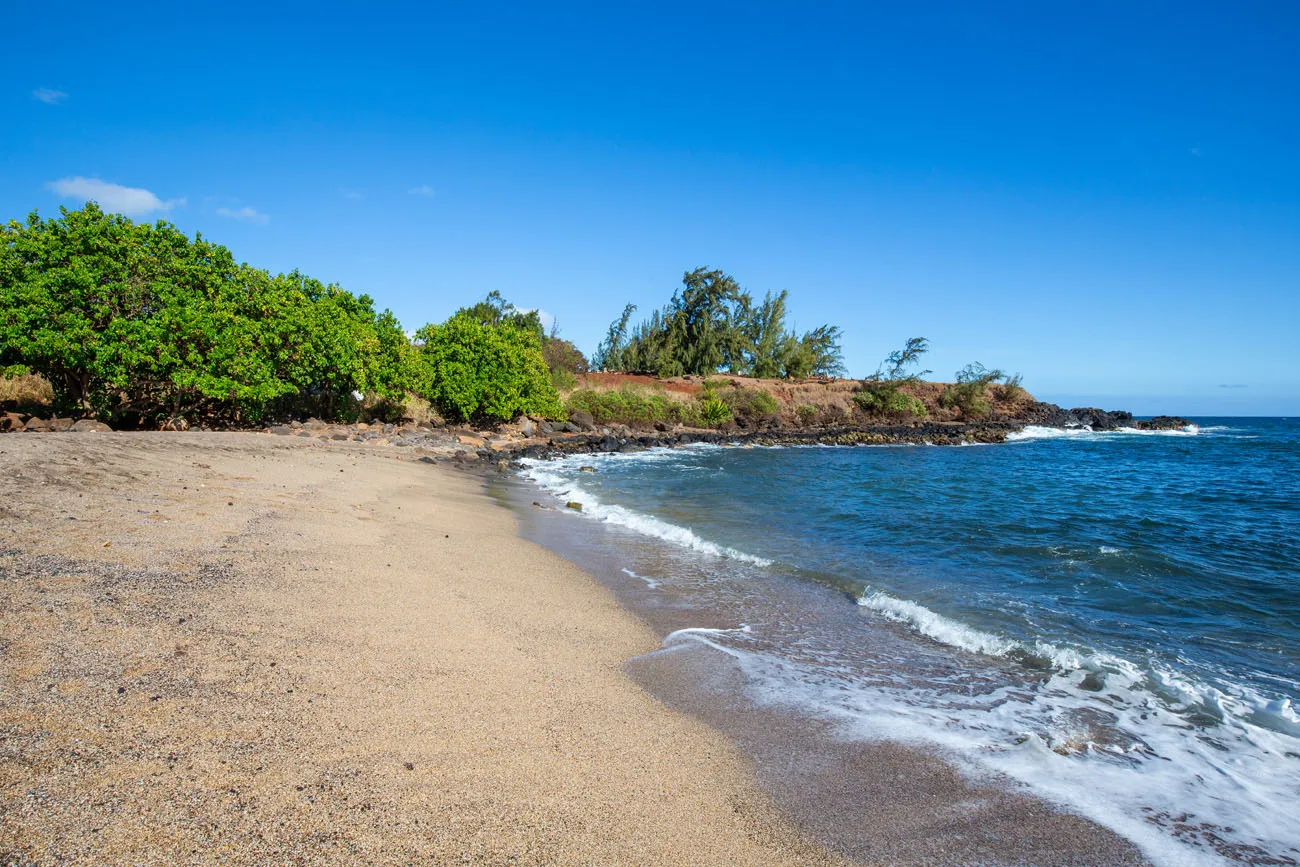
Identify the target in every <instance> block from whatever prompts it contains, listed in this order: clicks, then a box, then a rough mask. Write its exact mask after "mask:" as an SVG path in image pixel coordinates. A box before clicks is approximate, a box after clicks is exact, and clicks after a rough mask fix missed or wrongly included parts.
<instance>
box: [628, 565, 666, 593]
mask: <svg viewBox="0 0 1300 867" xmlns="http://www.w3.org/2000/svg"><path fill="white" fill-rule="evenodd" d="M619 571H621V572H622V573H623V574H624V575H627V576H629V577H631V578H636V579H637V580H638V581H644V582H645V586H646V587H647V588H649V589H650V590H658V589H659V582H658V581H656V580H655V579H653V578H647V577H645V576H644V575H638V574H636V573H635V572H633V571H632V570H631V569H628V568H626V567H624V568H623V569H621V570H619Z"/></svg>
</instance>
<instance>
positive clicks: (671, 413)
mask: <svg viewBox="0 0 1300 867" xmlns="http://www.w3.org/2000/svg"><path fill="white" fill-rule="evenodd" d="M564 405H565V409H566V410H568V411H569V412H571V413H572V412H577V411H582V412H586V413H590V414H591V417H592V418H593V419H595V420H596V422H597V423H598V424H626V425H631V426H634V427H636V426H649V425H652V424H654V423H655V422H660V421H662V422H667V423H670V424H672V423H681V424H691V425H693V424H695V422H696V410H695V407H694V406H693V405H692V404H690V403H687V402H686V401H681V400H674V399H672V398H670V397H668V396H667V395H665V394H664V393H663V392H661V391H653V390H651V389H647V388H620V389H617V390H612V391H597V390H595V389H590V388H583V389H579V390H577V391H575V392H573V393H572V394H570V395H569V396H568V397H567V398H566V399H565V401H564Z"/></svg>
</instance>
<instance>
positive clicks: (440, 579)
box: [0, 433, 837, 864]
mask: <svg viewBox="0 0 1300 867" xmlns="http://www.w3.org/2000/svg"><path fill="white" fill-rule="evenodd" d="M401 452H402V450H400V449H389V448H385V449H373V448H370V449H367V448H366V447H364V446H361V445H356V444H351V443H329V444H326V443H321V442H317V441H307V440H302V439H298V438H280V437H267V436H264V435H258V434H239V433H200V434H196V433H189V434H166V433H158V434H112V433H108V434H104V433H96V434H84V435H66V436H26V435H15V436H11V437H6V438H4V439H3V440H0V473H2V474H3V476H4V478H5V479H6V482H7V484H6V486H5V494H4V497H3V498H0V863H10V862H12V861H16V862H19V863H29V862H31V863H39V864H47V863H65V862H67V863H134V864H181V863H222V864H238V863H398V862H406V861H417V862H423V863H439V864H451V863H493V864H505V863H511V864H554V863H625V864H682V863H691V864H783V863H790V864H793V863H800V864H823V863H837V859H836V858H834V857H833V856H830V855H828V854H826V853H825V852H824V851H823V850H822V849H820V848H819V847H817V846H816V845H814V844H811V843H809V842H808V841H806V840H805V839H803V838H801V837H800V836H799V834H798V833H796V832H795V831H794V830H793V829H792V827H791V826H790V825H789V824H788V823H787V822H786V821H784V820H783V819H781V818H780V816H779V815H778V814H777V813H776V811H775V810H774V808H773V807H772V806H771V804H770V801H769V799H768V798H767V796H765V795H764V794H763V793H762V792H761V791H760V790H759V789H758V788H757V786H756V784H755V782H754V778H753V774H752V770H751V768H750V765H749V762H748V760H746V759H745V758H744V757H743V756H742V755H741V754H740V753H739V752H738V750H737V749H736V747H735V746H733V745H732V744H731V743H730V742H729V741H728V740H727V739H726V738H725V737H724V736H723V735H721V734H719V733H717V732H715V731H714V730H712V729H710V728H708V727H706V726H705V725H704V724H702V723H700V722H698V721H696V720H694V719H692V718H691V717H688V716H686V715H685V714H682V713H679V712H675V711H672V710H669V709H667V708H665V707H664V706H663V705H661V704H660V703H658V702H657V701H655V700H654V699H653V698H651V697H650V696H649V695H648V694H647V693H646V692H644V691H643V690H642V689H641V688H640V687H639V686H637V685H636V684H635V683H634V682H633V681H632V680H631V679H629V678H628V676H627V675H626V674H624V672H623V668H622V667H623V664H624V662H625V661H626V660H627V659H629V658H631V657H634V656H636V655H638V654H641V653H645V652H646V651H649V650H653V649H654V648H656V647H658V645H659V641H658V638H657V637H656V635H655V634H654V633H653V632H652V631H651V630H650V629H649V628H648V627H646V626H644V625H643V624H641V623H640V622H639V621H637V620H636V619H635V618H633V617H632V616H631V615H629V614H627V613H625V612H624V611H623V610H622V609H620V608H619V607H618V606H617V605H616V603H615V601H614V599H613V598H612V596H611V595H610V594H609V593H608V592H607V591H606V590H604V589H602V588H601V587H600V586H599V585H598V584H596V583H595V582H594V581H593V580H592V579H591V578H590V577H588V576H587V575H585V574H584V573H582V572H581V571H580V570H578V569H577V568H576V567H574V566H572V565H570V564H569V563H567V562H565V561H564V560H562V559H560V558H559V557H557V556H555V555H552V554H551V553H549V552H547V551H545V550H543V549H541V548H539V547H537V546H534V545H532V544H530V543H527V542H524V541H521V540H520V539H519V538H518V537H517V534H516V527H515V521H514V519H513V518H512V516H511V515H510V514H509V513H508V512H507V511H505V510H504V509H502V508H500V507H498V506H496V505H494V504H493V503H492V501H491V500H490V499H488V498H487V497H485V496H484V495H483V494H482V493H481V486H480V483H479V482H478V480H477V479H476V478H475V477H474V476H473V475H472V474H469V473H462V472H458V471H456V470H454V469H451V468H450V467H447V466H431V465H429V464H427V463H420V462H416V461H412V460H410V459H409V457H407V459H406V460H401V459H400V458H401V457H402V455H401Z"/></svg>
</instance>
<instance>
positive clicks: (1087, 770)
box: [765, 591, 1300, 864]
mask: <svg viewBox="0 0 1300 867" xmlns="http://www.w3.org/2000/svg"><path fill="white" fill-rule="evenodd" d="M859 604H861V605H862V606H863V607H864V608H868V609H870V610H872V611H875V612H877V613H879V614H881V615H883V616H885V617H887V618H889V619H892V620H896V621H900V622H904V623H907V624H908V625H910V626H912V627H913V628H915V629H916V630H917V631H918V632H921V633H922V634H924V635H926V636H928V637H930V638H932V639H934V640H936V641H939V642H942V643H944V644H948V645H950V646H952V647H957V648H960V649H962V650H966V651H968V652H971V653H979V654H985V655H989V656H995V657H1007V656H1010V655H1013V654H1015V653H1017V652H1021V653H1028V654H1032V655H1033V656H1035V657H1037V658H1039V659H1041V660H1045V661H1048V662H1050V664H1051V666H1052V669H1053V672H1054V673H1053V674H1052V675H1051V677H1050V679H1049V680H1048V682H1047V683H1045V684H1044V685H1043V686H1042V687H1041V688H1040V689H1038V690H1036V691H1035V692H1033V693H1032V694H1026V693H1025V692H1024V691H1023V690H1022V689H1020V688H1017V689H1016V690H1011V691H996V692H994V693H992V694H990V695H988V696H984V697H979V696H976V697H970V696H962V697H961V700H960V701H959V702H958V701H954V700H953V696H951V695H942V694H937V693H936V694H933V695H921V694H919V693H917V691H915V690H912V691H906V692H897V693H895V692H890V691H889V690H883V691H882V690H880V689H877V688H865V687H862V688H860V695H858V697H857V698H854V697H852V695H853V693H852V690H850V691H849V693H847V694H846V693H845V692H844V690H843V687H842V686H841V687H839V688H838V691H837V692H830V691H821V690H817V689H813V693H814V695H812V696H810V695H808V694H806V692H807V689H808V688H809V686H810V685H811V684H812V683H814V682H815V681H816V680H817V679H818V678H821V679H824V675H821V674H817V675H814V676H812V677H810V678H809V680H808V683H805V684H802V685H799V686H797V687H796V690H797V691H798V692H799V693H801V695H800V697H799V698H798V701H799V702H800V703H801V704H802V705H803V706H804V707H805V708H807V707H808V706H809V702H813V703H817V702H821V703H822V705H824V706H823V708H822V709H823V710H827V711H828V712H831V713H833V714H834V715H836V716H839V717H841V718H842V719H844V720H845V721H846V722H848V723H850V724H851V725H852V726H854V727H856V728H857V729H859V730H861V731H862V732H863V733H864V734H869V735H870V736H872V737H881V736H885V737H892V738H899V739H903V740H911V741H917V742H927V743H931V744H937V745H940V746H943V747H946V748H949V749H952V750H955V751H956V753H955V755H956V756H957V757H959V758H961V759H962V760H963V761H968V762H973V763H975V764H976V765H978V766H981V767H984V768H988V769H992V770H996V771H998V772H1001V773H1004V774H1007V775H1008V776H1011V777H1013V778H1015V779H1017V780H1020V781H1021V782H1024V783H1026V784H1028V785H1030V786H1031V787H1032V788H1033V789H1034V790H1035V791H1036V792H1037V793H1038V794H1040V795H1042V796H1045V797H1047V798H1049V799H1051V800H1054V801H1056V802H1058V803H1060V804H1062V805H1064V806H1066V807H1068V808H1070V809H1072V810H1075V811H1078V812H1080V813H1082V814H1083V815H1086V816H1088V817H1090V818H1092V819H1094V820H1096V821H1098V822H1100V823H1102V824H1104V825H1107V826H1108V827H1111V828H1112V829H1114V830H1116V831H1117V832H1119V833H1121V834H1123V835H1125V836H1127V837H1128V838H1129V839H1131V840H1133V841H1134V842H1135V843H1137V844H1138V845H1140V846H1141V847H1142V848H1143V849H1144V850H1145V851H1146V853H1147V855H1148V856H1149V857H1151V858H1152V860H1154V861H1156V862H1157V863H1160V864H1202V863H1204V864H1211V863H1222V860H1221V858H1220V857H1219V856H1218V855H1216V854H1215V853H1214V851H1213V845H1214V837H1218V838H1221V839H1222V840H1225V841H1227V842H1228V843H1229V844H1232V845H1245V846H1252V845H1260V846H1263V847H1264V848H1265V849H1267V850H1268V851H1270V852H1273V853H1275V854H1281V853H1289V856H1290V857H1294V855H1295V854H1296V852H1298V851H1300V823H1295V822H1294V821H1292V820H1291V819H1289V818H1288V816H1289V815H1290V811H1291V809H1292V805H1293V804H1294V803H1295V800H1296V799H1297V798H1300V759H1297V758H1296V755H1297V753H1300V742H1298V740H1297V739H1300V714H1297V713H1296V710H1295V708H1294V707H1293V706H1292V703H1291V701H1290V700H1289V699H1285V698H1284V699H1269V698H1266V697H1264V696H1261V695H1260V694H1259V693H1257V692H1256V691H1254V690H1252V689H1250V688H1248V687H1244V686H1241V685H1238V684H1235V683H1231V682H1227V681H1225V682H1222V683H1219V684H1218V685H1217V686H1216V685H1212V684H1210V683H1207V682H1204V681H1202V680H1200V679H1197V678H1194V677H1190V676H1188V675H1186V674H1183V673H1180V672H1177V671H1174V670H1172V669H1170V668H1168V667H1166V666H1162V665H1157V664H1147V665H1139V664H1137V663H1134V662H1132V661H1129V660H1126V659H1122V658H1119V657H1116V656H1111V655H1108V654H1092V653H1086V652H1083V651H1079V650H1075V649H1072V648H1061V647H1056V646H1053V645H1051V644H1048V643H1046V642H1036V643H1032V644H1028V643H1024V642H1018V641H1014V640H1011V639H1008V638H1004V637H1002V636H998V635H993V634H991V633H988V632H984V631H981V630H978V629H973V628H971V627H969V626H966V625H964V624H961V623H959V622H957V621H955V620H952V619H950V618H947V617H944V616H943V615H941V614H938V613H937V612H934V611H932V610H930V609H929V608H926V607H925V606H923V605H920V604H918V603H915V602H911V601H909V600H904V599H898V598H895V597H893V596H890V595H888V594H885V593H881V592H879V591H874V592H870V593H868V594H866V595H864V597H863V598H862V599H861V600H860V602H859ZM774 674H775V673H774V672H773V671H768V672H767V674H766V675H765V676H766V677H768V678H773V676H774ZM1089 677H1092V678H1094V679H1095V678H1098V677H1100V678H1101V680H1102V682H1103V683H1104V689H1103V691H1102V693H1100V694H1099V693H1096V692H1094V691H1092V690H1083V689H1080V685H1081V684H1082V683H1083V682H1084V680H1085V679H1086V678H1089ZM779 682H780V683H784V684H785V685H786V686H788V685H789V682H790V676H789V675H788V674H786V673H785V670H784V669H783V670H782V671H781V676H780V678H779ZM777 683H778V681H776V680H773V682H772V683H771V684H769V686H770V687H776V686H777ZM784 689H785V686H780V687H778V688H777V691H776V692H774V693H772V694H771V695H769V699H771V700H780V701H785V700H787V699H788V698H789V696H786V697H784V698H783V697H782V695H781V692H782V690H784ZM1094 689H1095V687H1094ZM882 692H883V695H882ZM846 695H848V696H849V697H845V696H846ZM1103 697H1104V700H1103ZM1085 711H1086V712H1087V714H1090V715H1091V716H1081V715H1080V712H1085ZM1098 713H1101V714H1102V715H1103V717H1104V718H1107V719H1109V720H1110V721H1109V723H1108V724H1107V726H1106V728H1107V729H1108V730H1109V731H1111V732H1112V733H1118V740H1117V739H1115V737H1114V736H1112V738H1110V739H1103V741H1102V742H1098V741H1096V740H1095V738H1096V737H1097V736H1098V735H1097V731H1096V730H1095V729H1094V728H1093V727H1091V726H1089V725H1088V724H1087V720H1088V719H1095V718H1096V715H1097V714H1098ZM1193 718H1198V719H1200V720H1202V721H1203V722H1201V723H1199V724H1198V723H1193V722H1190V720H1192V719H1193ZM1207 720H1214V721H1215V722H1214V723H1213V724H1210V725H1206V724H1205V722H1204V721H1207ZM1182 814H1189V815H1190V816H1191V817H1192V818H1191V819H1190V820H1188V821H1187V822H1184V823H1183V824H1189V823H1190V826H1193V827H1196V826H1199V825H1200V823H1202V822H1205V823H1211V827H1206V828H1205V829H1203V830H1204V832H1205V833H1201V832H1200V831H1194V832H1191V833H1185V834H1184V835H1183V836H1184V837H1185V838H1187V839H1184V840H1183V841H1182V842H1179V841H1178V840H1177V839H1175V838H1174V837H1172V836H1171V835H1170V833H1169V832H1170V829H1171V828H1172V825H1173V817H1177V816H1181V815H1182ZM1161 824H1163V825H1164V826H1165V827H1164V828H1163V829H1162V828H1161V827H1160V825H1161ZM1228 829H1231V830H1228ZM1211 835H1212V836H1211ZM1189 841H1190V842H1189ZM1293 847H1294V848H1293ZM1278 863H1284V862H1278Z"/></svg>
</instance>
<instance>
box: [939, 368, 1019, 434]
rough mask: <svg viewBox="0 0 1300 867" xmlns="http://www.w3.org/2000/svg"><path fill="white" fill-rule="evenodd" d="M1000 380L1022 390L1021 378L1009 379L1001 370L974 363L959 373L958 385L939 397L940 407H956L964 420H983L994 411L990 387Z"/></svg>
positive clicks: (950, 387)
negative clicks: (990, 400) (990, 398)
mask: <svg viewBox="0 0 1300 867" xmlns="http://www.w3.org/2000/svg"><path fill="white" fill-rule="evenodd" d="M1000 379H1006V380H1007V384H1008V385H1010V386H1012V387H1013V388H1016V389H1019V388H1020V377H1018V376H1014V377H1007V376H1006V375H1005V374H1003V373H1002V371H1000V370H996V369H995V370H989V369H988V368H986V367H985V366H984V365H982V364H980V363H979V362H978V361H976V362H972V363H971V364H968V365H966V366H965V367H963V368H962V369H961V370H959V371H957V382H956V384H954V385H950V386H948V387H947V388H945V389H944V390H943V394H941V395H940V396H939V405H940V406H942V407H944V408H950V407H954V406H955V407H956V408H957V409H958V411H959V412H961V417H962V418H963V419H967V420H971V421H976V420H979V419H982V418H984V417H986V416H987V415H988V414H989V413H990V412H991V411H992V409H993V407H992V404H990V403H989V396H988V392H989V386H990V385H992V384H993V383H995V382H997V381H998V380H1000ZM1020 390H1021V391H1023V389H1020Z"/></svg>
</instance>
